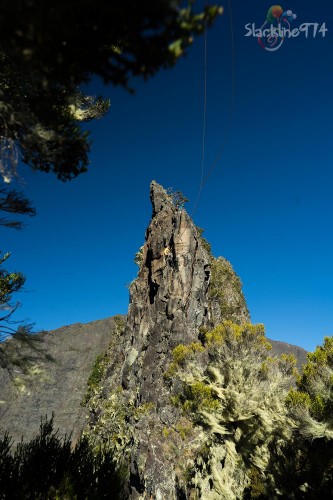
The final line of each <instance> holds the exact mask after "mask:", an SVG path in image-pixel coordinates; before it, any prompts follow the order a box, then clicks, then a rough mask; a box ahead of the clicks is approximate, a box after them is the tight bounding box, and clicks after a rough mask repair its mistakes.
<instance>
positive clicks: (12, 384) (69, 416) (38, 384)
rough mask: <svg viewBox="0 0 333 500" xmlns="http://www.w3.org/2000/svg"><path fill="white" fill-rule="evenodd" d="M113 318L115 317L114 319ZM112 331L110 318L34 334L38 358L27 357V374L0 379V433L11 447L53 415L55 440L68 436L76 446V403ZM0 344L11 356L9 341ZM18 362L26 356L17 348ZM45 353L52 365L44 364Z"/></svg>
mask: <svg viewBox="0 0 333 500" xmlns="http://www.w3.org/2000/svg"><path fill="white" fill-rule="evenodd" d="M116 318H117V317H116ZM118 318H119V317H118ZM116 330H117V324H116V320H115V318H114V317H112V318H107V319H104V320H100V321H93V322H92V323H88V324H81V323H75V324H74V325H70V326H63V327H62V328H58V329H57V330H53V331H50V332H44V333H42V334H40V338H42V340H43V343H41V345H40V346H39V347H42V349H43V350H44V352H42V353H38V352H33V351H30V352H31V353H32V354H31V355H32V357H33V358H34V361H33V368H32V370H30V374H23V373H22V371H20V370H19V369H17V368H16V369H14V370H13V373H12V378H10V376H9V375H8V372H7V371H6V370H2V373H1V376H0V433H1V434H4V432H5V431H9V433H10V435H11V436H12V437H13V438H14V440H15V441H19V440H20V439H21V437H22V436H23V437H24V439H25V440H29V439H31V438H32V437H33V436H34V435H35V434H36V432H38V429H39V425H40V421H41V416H45V415H48V416H51V414H52V412H54V413H55V428H59V433H60V434H61V435H64V434H66V433H67V434H69V433H71V432H73V439H74V440H76V439H77V437H78V436H79V435H80V433H81V431H82V429H83V428H84V426H85V424H86V409H85V408H84V407H82V406H81V401H82V399H83V397H84V394H85V392H86V390H87V380H88V377H89V375H90V373H91V370H92V366H93V364H94V362H95V359H96V356H97V355H98V354H101V353H104V352H105V351H106V350H107V348H108V346H109V344H110V342H111V340H112V338H114V336H115V334H116ZM5 344H7V345H5ZM5 344H4V349H5V351H6V350H7V351H8V350H13V345H14V344H15V341H13V340H9V341H8V342H6V343H5ZM17 350H18V353H17V354H18V356H21V355H23V354H24V353H26V352H27V348H26V347H22V346H20V345H17V346H16V347H15V351H17ZM45 353H46V354H47V356H48V357H49V358H52V359H53V360H52V361H50V360H49V361H48V360H46V359H45Z"/></svg>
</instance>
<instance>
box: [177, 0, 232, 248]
mask: <svg viewBox="0 0 333 500" xmlns="http://www.w3.org/2000/svg"><path fill="white" fill-rule="evenodd" d="M206 3H207V0H206ZM228 6H229V24H230V33H231V61H232V70H231V73H232V79H231V99H230V108H229V113H228V119H227V124H226V128H225V136H224V140H223V142H222V145H221V146H220V149H219V150H218V152H217V155H216V158H215V160H214V162H213V163H212V165H211V167H210V169H209V171H208V174H207V175H206V177H205V178H204V179H203V168H204V162H205V140H206V111H207V32H206V24H205V33H204V35H205V65H204V118H203V133H202V137H203V142H202V158H201V180H200V186H199V190H198V194H197V198H196V201H195V204H194V207H193V209H192V210H191V219H193V216H194V214H195V212H196V209H197V206H198V203H199V200H200V196H201V192H202V190H203V188H204V186H205V184H206V182H207V181H208V179H209V177H210V176H211V174H212V173H213V171H214V170H215V168H216V165H217V164H218V162H219V161H220V159H221V156H222V153H223V150H224V148H225V145H226V142H227V139H228V138H229V134H230V130H231V126H232V119H233V114H234V105H235V87H236V71H235V67H236V65H235V38H234V29H233V19H232V8H231V0H228ZM184 231H185V230H184ZM184 231H183V233H182V234H181V235H180V239H181V238H182V236H183V234H184Z"/></svg>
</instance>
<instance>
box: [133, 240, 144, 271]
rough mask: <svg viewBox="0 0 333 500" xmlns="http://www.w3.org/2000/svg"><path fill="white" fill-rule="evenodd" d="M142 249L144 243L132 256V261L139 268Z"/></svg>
mask: <svg viewBox="0 0 333 500" xmlns="http://www.w3.org/2000/svg"><path fill="white" fill-rule="evenodd" d="M143 249H144V245H142V247H140V248H139V250H138V251H137V252H136V254H135V256H134V263H135V264H136V265H137V266H139V268H141V265H142V261H143Z"/></svg>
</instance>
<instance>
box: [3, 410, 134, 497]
mask: <svg viewBox="0 0 333 500" xmlns="http://www.w3.org/2000/svg"><path fill="white" fill-rule="evenodd" d="M11 448H12V446H11V439H10V438H9V437H8V435H6V436H5V437H4V438H3V439H2V440H1V441H0V498H1V499H8V500H12V499H15V498H17V499H21V498H22V499H23V498H24V499H31V500H35V499H39V500H44V499H45V500H49V499H58V498H59V499H60V498H71V499H86V498H89V499H92V500H94V499H95V500H98V499H100V498H110V495H111V496H112V498H114V499H115V500H117V499H119V500H120V499H125V498H127V496H126V494H125V480H126V473H125V467H124V466H120V465H119V466H117V465H115V463H114V462H113V459H112V456H111V454H110V452H108V451H106V450H103V449H100V450H98V451H97V452H95V453H93V451H92V448H91V447H90V445H89V443H88V441H87V439H81V440H80V441H79V442H78V443H77V445H76V446H75V448H72V445H71V441H70V439H69V438H68V437H65V438H63V439H61V438H59V437H58V435H57V432H55V431H54V430H53V417H52V418H51V420H47V419H45V420H42V423H41V426H40V434H39V436H37V437H36V438H34V439H33V440H31V441H30V442H28V443H24V442H22V443H20V444H19V445H18V446H17V448H16V450H15V451H12V449H11Z"/></svg>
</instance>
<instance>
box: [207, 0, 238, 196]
mask: <svg viewBox="0 0 333 500" xmlns="http://www.w3.org/2000/svg"><path fill="white" fill-rule="evenodd" d="M228 5H229V22H230V32H231V56H232V84H231V104H230V109H229V113H228V121H227V125H226V131H225V136H224V140H223V142H222V145H221V147H220V149H219V151H218V152H217V155H216V158H215V161H214V162H213V164H212V166H211V167H210V169H209V171H208V174H207V175H206V177H205V179H204V181H203V185H202V187H203V186H204V185H205V184H206V182H207V181H208V179H209V177H210V176H211V174H212V173H213V171H214V170H215V168H216V165H217V164H218V162H219V161H220V159H221V156H222V153H223V151H224V148H225V145H226V142H227V139H228V138H229V134H230V130H231V126H232V119H233V115H234V106H235V87H236V71H235V68H236V65H235V38H234V28H233V20H232V9H231V0H228Z"/></svg>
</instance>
